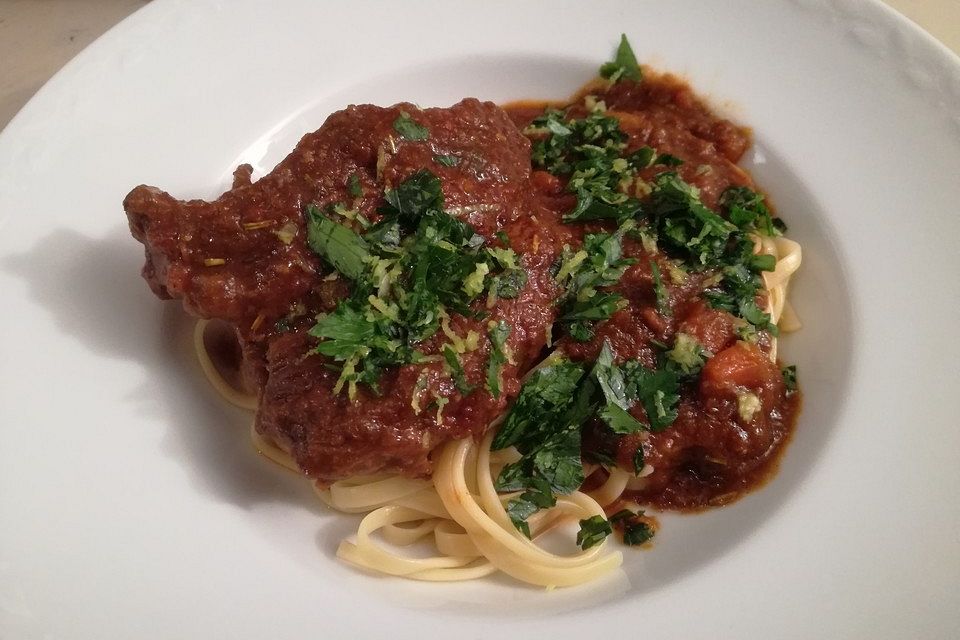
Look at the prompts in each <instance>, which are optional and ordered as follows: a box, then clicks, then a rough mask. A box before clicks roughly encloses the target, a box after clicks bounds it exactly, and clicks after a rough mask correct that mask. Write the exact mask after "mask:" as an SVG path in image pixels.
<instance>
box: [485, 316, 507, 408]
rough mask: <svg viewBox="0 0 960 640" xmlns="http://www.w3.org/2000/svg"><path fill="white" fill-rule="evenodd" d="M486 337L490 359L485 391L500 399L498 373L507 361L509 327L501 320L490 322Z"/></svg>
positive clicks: (500, 381) (500, 382)
mask: <svg viewBox="0 0 960 640" xmlns="http://www.w3.org/2000/svg"><path fill="white" fill-rule="evenodd" d="M487 336H488V337H489V338H490V359H489V361H488V363H487V390H488V391H490V394H491V395H492V396H493V397H494V398H499V397H500V387H501V384H502V382H503V381H502V380H501V378H500V372H501V370H502V369H503V365H504V364H506V363H507V362H508V361H509V359H510V358H509V357H508V355H507V338H508V337H509V336H510V325H508V324H507V323H506V322H504V321H503V320H500V321H499V322H493V321H491V322H490V324H489V326H488V327H487Z"/></svg>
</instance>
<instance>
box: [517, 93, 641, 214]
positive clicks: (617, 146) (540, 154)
mask: <svg viewBox="0 0 960 640" xmlns="http://www.w3.org/2000/svg"><path fill="white" fill-rule="evenodd" d="M524 132H525V133H526V134H527V135H528V136H530V137H531V138H532V139H533V146H532V149H531V159H532V161H533V164H534V166H536V167H538V168H542V169H546V170H547V171H549V172H550V173H552V174H554V175H558V176H564V177H567V178H568V182H567V191H569V192H570V193H574V194H576V196H577V204H576V206H575V207H574V208H573V209H572V210H571V211H569V212H567V214H566V215H564V221H566V222H585V221H587V220H600V219H614V220H620V221H623V220H626V219H628V218H631V217H633V216H635V215H637V213H639V211H640V203H639V201H638V200H637V199H636V198H633V197H630V196H629V195H627V194H626V193H624V192H623V191H622V189H621V188H620V187H621V185H622V184H624V183H629V182H631V181H632V180H633V179H634V177H635V175H636V172H637V170H638V169H640V168H644V167H646V166H647V164H649V161H650V158H649V157H647V155H646V154H645V153H642V154H640V155H637V154H636V153H635V154H632V155H631V156H628V157H627V158H624V157H621V156H622V155H623V152H624V150H625V149H626V146H627V144H626V139H627V135H626V134H625V133H623V131H621V130H620V122H619V121H618V120H617V119H616V118H613V117H609V116H606V115H604V114H603V113H600V112H595V113H591V114H589V115H588V116H587V117H585V118H580V119H570V120H568V119H566V115H565V113H564V112H563V111H559V110H557V109H548V110H547V111H546V112H545V113H544V114H543V115H542V116H540V117H538V118H536V119H534V120H533V122H531V123H530V126H528V127H527V128H526V129H525V130H524ZM652 153H653V152H652V150H651V157H652ZM634 156H636V157H634ZM641 163H642V164H641Z"/></svg>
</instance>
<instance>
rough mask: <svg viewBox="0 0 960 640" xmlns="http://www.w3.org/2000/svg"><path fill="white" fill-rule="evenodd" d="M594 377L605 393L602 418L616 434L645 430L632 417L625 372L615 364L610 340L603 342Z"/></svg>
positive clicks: (594, 368)
mask: <svg viewBox="0 0 960 640" xmlns="http://www.w3.org/2000/svg"><path fill="white" fill-rule="evenodd" d="M593 376H594V377H595V378H596V380H597V383H598V384H599V386H600V390H601V391H602V392H603V398H604V402H605V406H604V407H603V408H602V409H601V410H600V417H601V418H603V420H604V422H606V423H607V426H609V427H610V429H611V430H612V431H613V432H614V433H618V434H626V433H636V432H638V431H640V430H641V429H643V424H641V423H640V422H639V421H637V419H636V418H634V417H633V416H631V415H630V413H629V412H628V411H627V409H629V408H630V404H631V398H630V397H629V396H628V394H629V388H628V386H627V381H626V379H625V378H624V374H623V371H622V370H621V369H620V367H618V366H616V365H615V364H614V362H613V349H612V348H611V346H610V342H609V341H608V340H604V341H603V347H602V348H601V349H600V355H598V356H597V361H596V364H594V366H593Z"/></svg>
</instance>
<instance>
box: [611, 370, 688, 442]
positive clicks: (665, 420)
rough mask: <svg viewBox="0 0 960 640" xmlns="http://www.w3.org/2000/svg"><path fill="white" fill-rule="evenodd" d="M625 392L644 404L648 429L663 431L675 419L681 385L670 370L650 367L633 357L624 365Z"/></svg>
mask: <svg viewBox="0 0 960 640" xmlns="http://www.w3.org/2000/svg"><path fill="white" fill-rule="evenodd" d="M624 378H625V380H626V383H627V393H628V395H629V396H630V397H632V398H635V399H637V400H638V401H639V402H640V404H641V405H643V409H644V411H646V414H647V420H648V424H647V425H646V428H647V429H649V430H650V431H663V430H664V429H666V428H667V427H669V426H670V425H671V424H673V421H674V420H676V419H677V413H678V411H677V405H678V404H679V402H680V384H679V380H678V379H677V374H675V373H674V372H672V371H670V370H669V369H666V368H663V369H649V368H647V367H645V366H643V365H642V364H641V363H640V362H638V361H636V360H632V361H630V362H627V363H625V364H624Z"/></svg>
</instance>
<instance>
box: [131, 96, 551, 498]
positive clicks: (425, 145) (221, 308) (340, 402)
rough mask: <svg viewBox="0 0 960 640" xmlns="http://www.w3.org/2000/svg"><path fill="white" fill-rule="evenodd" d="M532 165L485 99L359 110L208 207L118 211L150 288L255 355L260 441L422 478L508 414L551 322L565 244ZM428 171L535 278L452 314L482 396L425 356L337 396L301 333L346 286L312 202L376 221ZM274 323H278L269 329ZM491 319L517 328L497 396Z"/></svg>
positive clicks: (336, 473) (150, 195) (465, 216)
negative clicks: (404, 119) (438, 454)
mask: <svg viewBox="0 0 960 640" xmlns="http://www.w3.org/2000/svg"><path fill="white" fill-rule="evenodd" d="M403 113H406V114H407V115H409V116H410V117H412V118H413V119H414V120H415V121H416V122H417V123H419V124H420V125H423V126H424V127H426V128H427V130H428V131H429V137H428V139H427V140H425V141H423V140H408V139H406V138H404V137H403V136H402V135H401V134H400V132H399V131H398V130H397V129H396V128H395V126H394V123H395V122H396V121H397V119H398V117H400V116H401V115H402V114H403ZM441 155H443V156H455V157H456V158H457V159H458V161H457V163H456V164H455V165H454V166H446V165H445V164H442V163H438V162H437V161H436V159H435V158H436V157H437V156H441ZM529 164H530V163H529V142H528V141H527V140H526V138H524V137H523V136H522V135H521V134H520V132H519V131H518V130H517V128H516V127H515V126H514V125H513V123H512V122H511V121H510V119H509V118H508V117H507V116H506V114H505V113H504V112H503V111H502V110H501V109H499V108H498V107H496V106H495V105H493V104H490V103H481V102H479V101H477V100H473V99H468V100H464V101H462V102H461V103H459V104H457V105H455V106H453V107H451V108H448V109H426V110H420V109H419V108H418V107H415V106H414V105H410V104H400V105H396V106H393V107H390V108H380V107H375V106H370V105H363V106H353V107H349V108H347V109H345V110H343V111H340V112H337V113H335V114H333V115H331V116H330V117H329V118H328V120H327V121H326V122H325V123H324V125H323V126H322V127H321V128H320V129H319V130H317V131H316V132H314V133H311V134H308V135H306V136H304V137H303V139H302V140H301V141H300V142H299V144H298V145H297V147H296V148H295V149H294V150H293V152H292V153H291V154H290V155H289V156H287V158H286V159H284V160H283V161H282V162H280V164H278V165H277V167H276V168H275V169H274V170H273V171H272V172H271V173H270V174H269V175H267V176H264V177H263V178H261V179H260V180H258V181H256V182H253V183H250V182H249V172H248V171H246V170H244V169H243V168H242V167H241V168H240V169H238V171H237V173H236V174H235V185H236V186H235V187H234V188H233V189H231V190H230V191H228V192H226V193H225V194H223V195H222V196H221V197H220V198H218V199H217V200H215V201H213V202H203V201H189V202H183V201H179V200H176V199H175V198H173V197H172V196H170V195H169V194H167V193H164V192H162V191H160V190H159V189H156V188H153V187H147V186H140V187H137V188H136V189H134V190H133V191H132V192H131V193H130V194H129V195H128V196H127V198H126V200H125V201H124V207H125V209H126V211H127V215H128V218H129V221H130V229H131V232H132V233H133V235H134V237H135V238H137V239H138V240H140V241H141V242H143V243H144V245H145V248H146V256H147V262H146V265H145V267H144V276H145V277H146V278H147V280H148V281H149V282H150V284H151V287H152V288H153V289H154V291H155V292H156V293H157V294H158V295H160V296H161V297H173V298H180V299H182V300H183V304H184V306H185V308H186V309H187V310H188V311H190V312H191V313H193V314H195V315H199V316H201V317H213V318H219V319H221V320H225V321H227V322H230V323H232V324H233V325H234V326H235V327H237V330H238V334H239V336H240V340H241V343H242V346H243V353H244V355H245V357H246V358H247V360H253V361H255V363H254V366H249V363H248V362H245V367H244V373H245V378H246V379H247V380H248V381H251V382H253V383H254V385H255V386H257V387H258V388H259V391H260V407H259V410H258V414H257V420H256V427H257V430H258V431H259V433H260V434H261V435H263V436H264V437H265V438H267V439H268V440H271V441H273V442H275V443H276V444H277V445H279V446H280V447H281V448H283V449H285V450H286V451H288V452H289V453H291V455H292V456H293V458H294V459H295V461H296V462H297V464H298V465H299V466H300V467H301V468H302V469H303V470H304V471H305V472H306V473H307V474H308V475H310V476H311V477H313V478H316V479H318V480H320V481H322V482H330V481H333V480H336V479H339V478H344V477H348V476H352V475H358V474H372V473H378V472H398V473H403V474H407V475H410V476H425V475H428V474H429V473H430V470H431V461H430V452H431V451H433V450H434V449H435V448H436V447H438V446H440V445H442V444H443V443H444V442H446V441H447V440H449V439H451V438H462V437H466V436H470V435H479V434H481V433H483V432H484V431H485V430H486V429H487V427H488V426H489V424H490V423H491V422H492V421H493V419H494V418H495V417H496V416H497V415H498V414H499V413H501V412H502V411H503V409H504V408H505V406H506V405H507V403H508V402H509V400H510V399H512V397H513V396H515V395H516V393H517V392H518V391H519V387H520V382H519V375H521V374H522V373H523V372H525V371H526V370H527V369H528V368H529V367H530V366H531V364H532V362H533V359H534V358H536V357H537V356H538V354H539V352H540V350H541V349H542V348H543V345H544V343H545V339H546V333H547V328H548V327H549V326H550V324H551V323H552V322H553V319H554V316H555V308H554V306H553V305H552V300H553V298H554V297H556V295H557V292H556V291H555V284H554V283H553V280H552V278H551V277H550V274H549V268H550V266H551V264H552V263H553V261H554V260H555V258H556V255H557V251H558V245H557V242H556V241H555V240H554V239H553V238H552V236H551V232H550V229H549V227H548V226H547V225H541V224H540V223H538V222H537V218H538V216H546V215H550V214H549V212H546V211H543V210H542V209H541V208H540V207H539V205H538V204H537V203H536V202H535V201H533V200H532V199H531V197H530V191H531V189H530V167H529ZM424 168H427V169H429V170H430V171H432V172H433V173H435V174H436V175H437V176H438V177H439V178H440V181H441V184H442V189H443V195H444V200H445V208H446V210H447V211H448V212H449V213H451V214H452V215H455V216H457V217H459V218H460V219H462V220H465V221H467V222H469V223H470V224H472V225H473V226H474V228H475V229H476V230H477V232H478V233H480V234H481V235H483V236H485V237H487V238H490V239H492V238H493V236H494V234H496V233H497V232H501V231H502V232H504V233H506V235H507V236H508V237H509V240H510V243H511V246H512V247H513V248H514V249H515V251H516V252H517V253H518V254H519V255H520V256H521V258H520V259H521V262H522V264H523V266H524V268H525V269H526V271H527V273H528V278H529V279H528V283H527V286H526V287H525V288H524V289H523V291H522V292H521V294H520V295H519V296H518V297H517V298H514V299H509V300H506V299H501V300H499V301H498V302H497V303H496V305H495V306H494V307H493V308H490V309H486V305H485V302H486V301H485V300H480V301H477V302H476V303H475V304H476V305H477V310H478V311H479V310H483V311H485V312H487V313H488V317H486V318H484V319H482V320H480V319H468V318H466V317H463V316H459V315H454V316H452V317H451V320H450V329H451V331H453V332H455V333H457V334H458V335H460V336H464V335H467V333H468V332H470V331H475V332H477V334H479V335H480V336H482V339H481V340H480V344H479V348H477V349H476V350H474V351H469V352H467V353H464V354H462V355H461V360H462V364H463V367H464V370H465V373H466V375H467V379H468V380H469V382H470V383H471V384H474V385H475V386H476V387H477V388H476V390H475V391H474V392H473V393H471V394H467V395H466V397H464V396H463V395H461V394H460V393H459V392H457V391H456V390H455V388H454V384H453V381H452V379H451V377H450V375H449V373H447V372H445V371H444V368H443V365H442V364H441V363H440V362H431V363H428V364H425V365H424V364H420V365H406V366H403V367H399V368H395V369H393V370H389V369H388V370H387V371H386V372H385V373H384V374H383V376H382V377H381V379H380V384H379V386H380V394H379V395H377V394H375V393H373V392H372V391H371V390H370V389H369V388H366V387H365V386H363V385H361V386H360V388H359V390H358V395H357V398H356V400H355V401H351V400H349V399H348V398H347V395H346V394H345V393H341V394H334V392H333V388H334V385H335V383H336V381H337V378H338V377H339V373H338V372H337V371H336V370H335V369H336V367H331V364H332V362H331V361H330V360H329V359H328V358H326V357H325V356H320V355H318V354H316V353H314V352H312V347H313V346H314V345H315V344H316V340H315V339H314V338H311V337H309V336H308V335H307V333H306V332H307V330H308V329H309V327H310V326H311V325H312V324H313V319H312V318H313V316H314V315H315V314H316V313H318V312H321V311H322V312H329V311H330V310H332V309H333V308H334V307H335V306H336V302H337V300H338V299H340V298H342V297H344V296H345V295H347V294H348V292H349V286H347V285H346V284H345V283H344V281H343V280H342V279H339V280H330V279H328V278H327V277H326V276H327V275H328V274H329V273H330V272H331V269H330V267H329V266H328V265H326V264H325V263H324V262H323V261H322V260H321V259H320V258H318V256H317V255H316V254H314V253H313V252H312V251H311V250H310V248H309V247H308V246H307V244H306V230H305V221H304V209H305V207H306V206H307V205H308V204H311V203H312V204H316V205H317V206H320V207H324V206H326V205H330V204H334V203H343V204H344V205H345V206H346V207H347V208H349V209H352V210H356V211H358V212H359V213H360V214H362V215H363V216H365V217H366V218H368V219H371V220H377V219H378V214H377V212H376V210H377V207H378V206H381V205H382V204H383V193H384V190H385V189H389V188H393V187H395V186H396V185H398V184H399V183H400V182H401V181H402V180H404V179H405V178H406V177H408V176H410V175H411V174H413V173H414V172H416V171H418V170H420V169H424ZM353 176H356V178H353ZM357 180H358V181H359V186H360V190H361V194H360V195H359V196H358V195H356V181H357ZM351 182H353V184H354V187H353V190H351ZM278 320H279V321H281V325H282V326H275V323H276V322H277V321H278ZM491 320H494V321H496V320H504V321H506V322H507V323H508V324H509V325H510V326H511V333H510V336H509V339H508V341H507V345H508V347H509V349H510V352H511V354H512V356H513V362H512V363H509V364H507V365H506V366H505V367H504V368H503V371H502V377H503V392H502V393H501V394H500V396H499V397H498V398H494V397H492V395H491V394H490V393H489V392H488V391H487V390H486V389H485V388H484V385H483V381H484V379H485V375H486V365H487V361H488V357H489V352H490V345H489V342H488V341H487V339H486V335H487V322H488V321H491ZM447 340H448V338H447V337H446V336H445V335H444V334H443V333H438V334H436V335H435V336H433V337H432V338H429V339H427V340H426V341H424V342H423V343H421V344H419V345H417V347H418V349H419V350H420V351H421V352H423V353H424V354H426V355H428V356H431V355H434V356H435V355H437V354H438V353H440V350H441V347H442V345H443V343H444V342H446V341H447ZM331 368H333V369H334V370H331Z"/></svg>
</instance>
